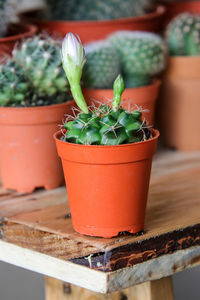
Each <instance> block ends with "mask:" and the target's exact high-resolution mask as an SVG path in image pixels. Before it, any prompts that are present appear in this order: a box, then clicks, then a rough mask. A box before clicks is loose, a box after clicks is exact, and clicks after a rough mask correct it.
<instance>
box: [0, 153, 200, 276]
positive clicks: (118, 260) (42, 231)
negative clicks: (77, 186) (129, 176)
mask: <svg viewBox="0 0 200 300" xmlns="http://www.w3.org/2000/svg"><path fill="white" fill-rule="evenodd" d="M199 183H200V153H191V154H185V153H180V152H167V153H164V154H161V155H160V156H159V155H158V157H157V158H156V159H155V161H154V164H153V172H152V178H151V185H150V194H149V201H148V207H147V216H146V222H145V230H144V234H141V235H130V234H129V235H127V234H124V235H121V236H119V237H117V238H113V239H101V238H92V237H86V236H82V235H79V234H78V233H76V232H74V230H73V228H72V224H71V219H70V218H69V207H68V204H67V203H66V199H67V195H66V191H65V188H64V187H63V188H59V189H56V190H53V191H43V190H39V191H37V192H35V193H34V194H32V195H18V194H17V193H13V196H12V198H11V194H9V192H6V191H5V190H3V189H1V190H0V195H1V197H0V199H1V200H0V216H1V217H2V218H3V219H2V226H1V235H2V239H3V240H5V241H8V242H10V243H14V244H16V245H19V246H22V247H25V248H30V249H33V250H36V251H39V252H42V253H45V254H48V255H51V256H55V257H58V258H61V259H64V260H67V259H68V260H71V261H72V262H73V263H76V264H83V265H85V266H88V267H92V268H95V269H99V270H102V271H107V272H108V271H114V270H117V269H120V268H124V267H129V266H132V265H135V264H137V263H141V262H144V261H146V260H149V259H152V258H156V257H158V256H161V255H165V254H168V253H173V252H174V251H176V250H181V249H186V248H189V247H192V246H196V245H200V184H199Z"/></svg>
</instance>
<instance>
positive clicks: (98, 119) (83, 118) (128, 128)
mask: <svg viewBox="0 0 200 300" xmlns="http://www.w3.org/2000/svg"><path fill="white" fill-rule="evenodd" d="M123 90H124V82H123V79H122V77H121V76H120V75H119V76H118V77H117V79H116V80H115V82H114V87H113V95H114V96H113V103H112V106H109V105H107V104H103V105H101V106H100V107H98V108H96V107H95V106H92V107H91V111H89V112H88V113H83V112H80V113H79V114H78V115H77V116H76V117H74V118H73V117H72V116H69V118H70V119H73V120H71V121H69V119H67V122H66V123H65V125H64V128H65V129H66V133H64V135H63V137H62V138H61V139H62V140H63V141H66V142H70V143H76V144H83V145H120V144H128V143H136V142H141V141H144V140H147V139H149V138H151V137H152V133H151V130H150V129H149V128H148V126H147V124H146V122H145V121H143V120H142V113H141V111H140V110H137V109H136V110H132V111H125V110H124V109H123V108H122V107H121V106H120V100H121V94H122V93H123Z"/></svg>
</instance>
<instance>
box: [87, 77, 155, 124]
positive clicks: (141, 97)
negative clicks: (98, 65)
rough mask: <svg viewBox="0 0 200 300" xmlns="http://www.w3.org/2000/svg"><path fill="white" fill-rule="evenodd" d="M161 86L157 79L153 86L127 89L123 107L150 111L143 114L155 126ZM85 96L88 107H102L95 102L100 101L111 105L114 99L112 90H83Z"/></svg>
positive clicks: (124, 94) (123, 97)
mask: <svg viewBox="0 0 200 300" xmlns="http://www.w3.org/2000/svg"><path fill="white" fill-rule="evenodd" d="M160 85H161V81H160V80H159V79H155V80H154V81H153V83H152V84H151V85H148V86H144V87H138V88H129V89H128V88H127V89H125V91H124V93H123V95H122V99H123V101H122V106H123V107H124V108H125V109H131V108H134V107H135V105H138V106H139V107H140V106H141V107H142V108H143V109H144V110H148V111H144V112H143V117H144V118H145V119H146V120H147V121H148V122H149V124H150V125H153V121H154V111H155V103H156V100H157V98H158V93H159V90H160ZM83 94H84V97H85V99H86V101H87V103H88V105H91V104H92V103H95V105H96V106H98V105H100V103H98V102H95V100H97V101H100V102H101V103H109V102H111V100H112V98H113V90H112V89H107V90H101V89H83Z"/></svg>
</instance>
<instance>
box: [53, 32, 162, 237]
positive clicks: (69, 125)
mask: <svg viewBox="0 0 200 300" xmlns="http://www.w3.org/2000/svg"><path fill="white" fill-rule="evenodd" d="M62 60H63V67H64V70H65V72H66V75H67V78H68V80H69V84H70V87H71V91H72V95H73V97H74V99H75V101H76V103H77V105H78V107H79V109H80V111H79V112H78V114H77V116H76V117H74V118H71V117H69V118H67V120H66V121H67V122H66V123H65V124H64V129H65V131H64V130H62V131H59V132H57V133H56V134H55V135H54V137H55V140H56V145H57V150H58V154H59V156H60V157H61V159H62V164H63V168H64V174H65V180H66V185H67V190H68V196H69V203H70V207H71V215H72V223H73V226H74V229H75V230H76V231H77V232H79V233H81V234H86V235H91V236H100V237H106V238H108V237H112V236H116V235H118V233H119V232H121V231H128V232H131V233H135V232H138V231H140V230H142V229H143V227H144V216H145V208H146V201H147V195H148V187H149V178H150V172H151V162H152V156H153V154H154V152H155V149H156V142H157V139H158V135H159V133H158V131H157V130H154V129H150V128H149V127H148V126H147V125H146V124H145V122H144V121H142V119H141V112H140V111H138V110H133V111H126V110H125V109H123V108H122V107H121V106H120V100H121V95H122V93H123V90H124V81H123V78H122V76H121V75H119V76H118V77H117V79H116V80H115V82H114V88H113V93H114V95H113V101H112V104H110V105H107V104H104V105H101V106H100V107H97V108H95V107H93V108H92V107H88V106H87V104H86V101H85V99H84V96H83V94H82V91H81V86H80V78H81V74H82V68H83V65H84V64H85V55H84V49H83V47H82V45H81V43H80V41H79V40H77V39H76V37H75V36H73V35H72V34H67V36H66V38H65V39H64V41H63V47H62Z"/></svg>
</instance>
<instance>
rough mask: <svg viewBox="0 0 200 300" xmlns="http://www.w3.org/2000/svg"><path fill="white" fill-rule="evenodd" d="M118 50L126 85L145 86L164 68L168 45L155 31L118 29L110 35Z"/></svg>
mask: <svg viewBox="0 0 200 300" xmlns="http://www.w3.org/2000/svg"><path fill="white" fill-rule="evenodd" d="M108 40H109V42H110V43H111V44H112V46H113V47H114V48H115V49H116V50H117V52H118V54H119V57H120V61H121V68H122V74H123V76H124V78H125V85H126V87H138V86H145V85H148V84H150V83H151V81H152V77H154V76H155V75H157V74H158V73H160V72H161V71H162V70H164V68H165V65H166V47H165V43H164V41H163V40H162V39H161V38H160V37H159V36H158V35H156V34H154V33H148V32H139V31H135V32H132V31H118V32H116V33H114V34H112V35H110V36H109V37H108Z"/></svg>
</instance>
